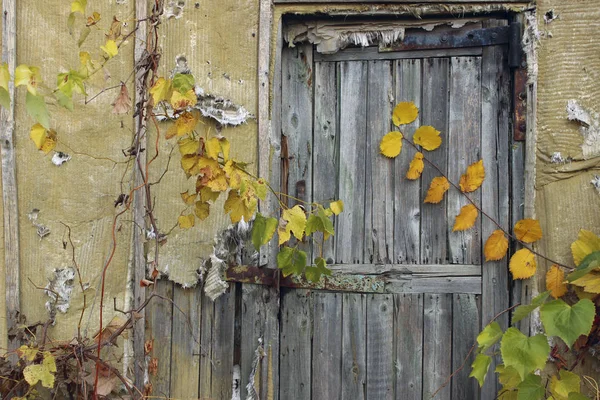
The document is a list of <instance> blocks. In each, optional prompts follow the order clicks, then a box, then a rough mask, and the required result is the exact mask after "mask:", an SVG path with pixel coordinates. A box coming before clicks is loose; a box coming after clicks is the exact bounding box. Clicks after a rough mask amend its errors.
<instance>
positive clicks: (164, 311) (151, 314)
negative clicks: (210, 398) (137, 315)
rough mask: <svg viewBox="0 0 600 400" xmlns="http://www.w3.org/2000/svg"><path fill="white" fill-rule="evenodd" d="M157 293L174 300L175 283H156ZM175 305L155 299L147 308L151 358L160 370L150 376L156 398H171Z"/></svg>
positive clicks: (164, 280) (167, 281) (160, 281)
mask: <svg viewBox="0 0 600 400" xmlns="http://www.w3.org/2000/svg"><path fill="white" fill-rule="evenodd" d="M154 291H155V293H156V294H158V295H160V296H162V297H164V298H165V299H172V298H173V282H171V281H169V280H166V279H159V280H157V281H156V288H155V289H154ZM172 318H173V303H171V302H170V301H168V300H163V299H159V298H153V299H152V300H151V301H150V303H149V304H148V306H147V307H146V326H147V329H148V332H147V333H146V337H148V338H149V339H150V340H152V352H151V353H150V358H151V359H152V358H156V360H157V363H158V370H157V373H156V375H150V382H151V383H152V392H153V394H154V395H156V396H164V397H167V398H168V397H170V396H171V389H170V385H171V365H172V364H171V329H172V323H171V321H172V320H173V319H172Z"/></svg>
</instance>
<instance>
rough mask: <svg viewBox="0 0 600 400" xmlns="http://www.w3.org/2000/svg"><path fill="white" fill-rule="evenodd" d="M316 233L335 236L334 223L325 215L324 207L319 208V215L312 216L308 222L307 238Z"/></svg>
mask: <svg viewBox="0 0 600 400" xmlns="http://www.w3.org/2000/svg"><path fill="white" fill-rule="evenodd" d="M314 232H323V233H328V234H330V235H333V234H334V233H335V231H334V229H333V223H332V222H331V220H330V219H329V217H327V215H326V214H325V210H324V209H323V207H322V206H320V205H319V206H318V207H317V214H316V215H315V214H311V215H310V216H309V217H308V221H307V222H306V236H308V235H312V234H313V233H314Z"/></svg>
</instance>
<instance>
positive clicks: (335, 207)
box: [329, 200, 344, 215]
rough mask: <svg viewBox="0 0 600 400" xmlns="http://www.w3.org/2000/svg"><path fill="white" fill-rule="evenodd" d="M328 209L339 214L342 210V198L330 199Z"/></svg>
mask: <svg viewBox="0 0 600 400" xmlns="http://www.w3.org/2000/svg"><path fill="white" fill-rule="evenodd" d="M329 209H330V210H331V212H332V213H334V214H335V215H340V213H341V212H342V211H344V202H343V201H342V200H337V201H332V202H331V203H329Z"/></svg>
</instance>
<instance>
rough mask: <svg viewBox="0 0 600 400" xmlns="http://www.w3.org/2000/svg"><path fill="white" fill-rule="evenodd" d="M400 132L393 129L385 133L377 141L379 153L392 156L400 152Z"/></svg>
mask: <svg viewBox="0 0 600 400" xmlns="http://www.w3.org/2000/svg"><path fill="white" fill-rule="evenodd" d="M403 137H404V136H402V133H400V132H398V131H393V132H390V133H388V134H387V135H385V136H384V137H383V138H382V139H381V142H380V143H379V150H380V151H381V154H383V155H384V156H386V157H389V158H394V157H397V156H398V154H400V151H401V150H402V138H403Z"/></svg>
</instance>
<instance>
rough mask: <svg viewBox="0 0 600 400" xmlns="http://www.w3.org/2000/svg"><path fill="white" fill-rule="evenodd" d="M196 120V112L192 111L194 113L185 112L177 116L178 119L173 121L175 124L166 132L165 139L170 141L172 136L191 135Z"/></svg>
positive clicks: (197, 117) (196, 122)
mask: <svg viewBox="0 0 600 400" xmlns="http://www.w3.org/2000/svg"><path fill="white" fill-rule="evenodd" d="M198 119H199V116H198V113H197V112H196V111H194V112H187V111H186V112H184V113H182V114H181V115H180V116H179V118H177V120H176V121H175V124H174V125H173V126H171V128H169V129H168V130H167V135H166V138H167V139H171V138H172V137H174V136H183V135H189V134H190V133H192V132H193V131H194V129H196V124H198Z"/></svg>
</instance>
